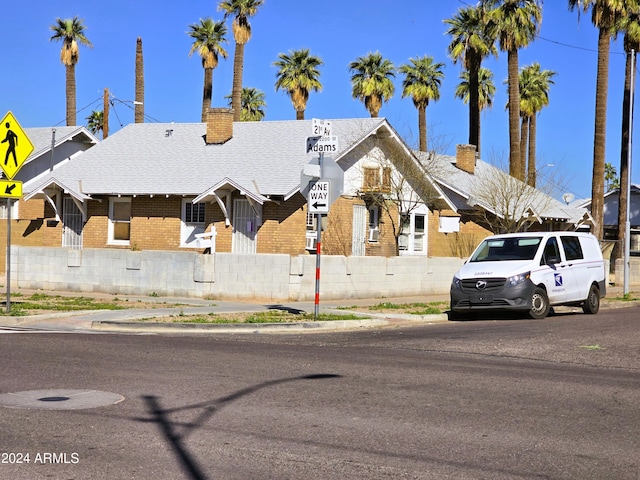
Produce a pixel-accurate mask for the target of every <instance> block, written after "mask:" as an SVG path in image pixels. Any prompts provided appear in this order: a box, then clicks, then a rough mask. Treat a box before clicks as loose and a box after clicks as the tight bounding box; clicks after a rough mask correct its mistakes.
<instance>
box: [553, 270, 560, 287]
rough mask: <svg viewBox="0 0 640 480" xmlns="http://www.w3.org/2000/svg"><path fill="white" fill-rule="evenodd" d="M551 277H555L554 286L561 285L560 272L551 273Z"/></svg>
mask: <svg viewBox="0 0 640 480" xmlns="http://www.w3.org/2000/svg"><path fill="white" fill-rule="evenodd" d="M553 277H554V278H555V279H556V287H561V286H562V274H560V273H556V274H554V275H553Z"/></svg>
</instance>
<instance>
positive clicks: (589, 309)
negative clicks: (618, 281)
mask: <svg viewBox="0 0 640 480" xmlns="http://www.w3.org/2000/svg"><path fill="white" fill-rule="evenodd" d="M598 310H600V290H598V287H596V286H595V285H591V288H590V289H589V295H587V299H586V300H585V301H584V303H583V304H582V311H583V312H584V313H591V314H594V313H598Z"/></svg>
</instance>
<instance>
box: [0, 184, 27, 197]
mask: <svg viewBox="0 0 640 480" xmlns="http://www.w3.org/2000/svg"><path fill="white" fill-rule="evenodd" d="M21 197H22V182H18V181H16V180H0V198H21Z"/></svg>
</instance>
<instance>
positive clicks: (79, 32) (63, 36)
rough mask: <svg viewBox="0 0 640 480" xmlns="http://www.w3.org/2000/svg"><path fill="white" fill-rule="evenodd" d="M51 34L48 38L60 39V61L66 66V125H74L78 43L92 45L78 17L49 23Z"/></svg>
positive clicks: (78, 54) (57, 19) (58, 19)
mask: <svg viewBox="0 0 640 480" xmlns="http://www.w3.org/2000/svg"><path fill="white" fill-rule="evenodd" d="M50 29H51V31H53V35H51V38H50V39H49V40H51V41H54V40H55V41H59V40H60V41H62V49H61V50H60V61H61V62H62V64H63V65H64V66H65V68H66V96H67V126H75V125H76V64H77V63H78V60H79V59H80V48H79V46H78V44H81V45H85V46H87V47H92V46H93V45H92V44H91V42H90V41H89V39H88V38H87V37H86V36H85V35H84V31H85V29H86V27H85V26H84V25H83V23H82V20H81V19H79V18H78V17H73V18H67V19H64V20H63V19H61V18H56V23H55V24H53V25H51V27H50Z"/></svg>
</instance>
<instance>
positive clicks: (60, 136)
mask: <svg viewBox="0 0 640 480" xmlns="http://www.w3.org/2000/svg"><path fill="white" fill-rule="evenodd" d="M53 128H55V129H56V137H55V140H56V146H58V145H60V144H62V143H64V142H66V141H67V140H69V139H70V138H73V137H74V136H76V135H79V134H84V135H87V137H88V139H91V140H93V141H95V142H97V141H98V139H97V138H96V137H95V136H94V135H93V134H92V133H91V132H89V130H87V129H86V128H85V127H53ZM51 130H52V127H32V128H25V129H24V133H26V134H27V137H29V140H30V141H31V143H32V144H33V152H31V155H29V157H28V158H27V160H26V161H27V162H28V161H30V160H32V159H34V158H37V157H39V156H40V155H43V154H44V153H46V152H47V151H49V150H51Z"/></svg>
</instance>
